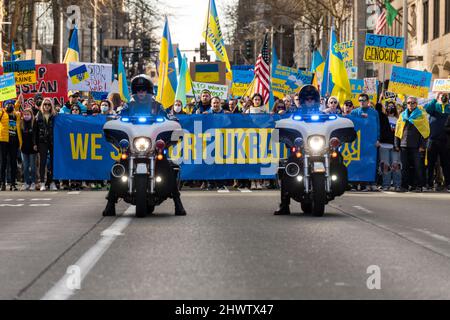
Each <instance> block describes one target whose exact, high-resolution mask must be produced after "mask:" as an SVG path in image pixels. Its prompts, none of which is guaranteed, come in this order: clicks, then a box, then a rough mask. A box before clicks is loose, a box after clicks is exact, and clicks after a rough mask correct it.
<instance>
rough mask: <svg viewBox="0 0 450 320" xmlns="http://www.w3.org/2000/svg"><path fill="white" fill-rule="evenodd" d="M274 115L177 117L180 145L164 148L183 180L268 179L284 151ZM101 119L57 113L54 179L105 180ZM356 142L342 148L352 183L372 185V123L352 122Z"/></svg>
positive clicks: (114, 154) (109, 158)
mask: <svg viewBox="0 0 450 320" xmlns="http://www.w3.org/2000/svg"><path fill="white" fill-rule="evenodd" d="M279 119H281V117H280V116H279V115H267V114H262V115H241V114H218V115H214V114H212V115H191V116H180V117H179V120H180V124H181V126H182V127H183V129H184V130H185V136H184V138H183V141H182V142H180V143H179V144H178V145H176V146H175V147H173V148H171V149H170V150H169V157H170V158H171V159H172V160H173V161H175V162H177V163H180V165H181V178H182V179H183V180H205V179H208V180H215V179H220V180H224V179H271V178H274V177H275V174H276V170H277V167H278V161H279V158H280V157H285V156H286V155H287V152H288V150H286V148H285V147H284V146H283V145H280V144H279V143H278V142H277V141H275V139H273V132H274V127H275V121H277V120H279ZM105 120H106V118H105V117H103V116H96V117H84V116H77V115H65V114H61V115H58V117H57V118H56V121H55V135H54V136H55V141H54V143H55V144H54V145H55V150H54V154H55V159H54V167H55V168H54V176H55V178H56V179H64V180H66V179H72V180H107V179H109V172H110V169H111V166H112V164H113V163H114V159H118V158H119V156H120V155H119V152H118V150H117V149H115V148H114V147H112V146H111V145H110V144H109V143H108V142H107V141H106V140H105V139H104V138H103V133H102V127H103V124H104V122H105ZM352 120H353V121H354V123H355V128H356V130H357V132H358V139H357V140H356V141H355V142H353V143H352V144H346V145H344V146H343V147H342V153H343V156H344V159H345V164H346V165H348V168H349V179H350V180H352V181H373V180H374V177H375V171H376V148H375V141H376V133H375V131H376V130H375V128H374V124H373V123H370V122H368V121H367V119H362V118H354V119H353V118H352Z"/></svg>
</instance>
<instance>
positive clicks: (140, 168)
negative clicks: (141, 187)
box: [136, 163, 147, 174]
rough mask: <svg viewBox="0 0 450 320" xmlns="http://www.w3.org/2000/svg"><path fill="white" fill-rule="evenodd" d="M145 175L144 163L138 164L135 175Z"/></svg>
mask: <svg viewBox="0 0 450 320" xmlns="http://www.w3.org/2000/svg"><path fill="white" fill-rule="evenodd" d="M146 173H147V165H146V164H145V163H138V165H137V166H136V174H146Z"/></svg>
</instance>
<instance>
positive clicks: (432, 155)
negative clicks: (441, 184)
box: [424, 92, 450, 192]
mask: <svg viewBox="0 0 450 320" xmlns="http://www.w3.org/2000/svg"><path fill="white" fill-rule="evenodd" d="M424 109H425V111H426V112H427V113H428V114H429V116H430V117H429V123H430V138H429V140H428V144H427V154H428V168H427V188H428V189H432V188H433V187H434V177H435V175H434V169H435V167H436V162H437V159H438V157H439V159H440V163H441V167H442V171H443V174H444V179H445V186H446V189H447V191H448V192H450V155H449V153H448V150H447V142H448V138H447V133H446V130H445V126H446V122H447V120H448V118H449V115H450V103H449V94H448V93H446V92H439V93H438V94H437V96H436V99H434V100H432V101H431V102H430V103H427V104H426V105H425V106H424Z"/></svg>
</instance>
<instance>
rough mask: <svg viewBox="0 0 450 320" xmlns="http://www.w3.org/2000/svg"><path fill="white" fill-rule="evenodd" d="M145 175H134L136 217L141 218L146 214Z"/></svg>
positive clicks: (146, 179)
mask: <svg viewBox="0 0 450 320" xmlns="http://www.w3.org/2000/svg"><path fill="white" fill-rule="evenodd" d="M147 183H148V178H147V175H144V174H142V175H136V176H135V177H134V185H135V187H136V217H138V218H143V217H145V216H146V215H147V212H148V210H147Z"/></svg>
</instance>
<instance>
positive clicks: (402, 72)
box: [389, 66, 431, 98]
mask: <svg viewBox="0 0 450 320" xmlns="http://www.w3.org/2000/svg"><path fill="white" fill-rule="evenodd" d="M430 84H431V73H430V72H426V71H419V70H414V69H408V68H402V67H397V66H394V67H393V68H392V74H391V80H390V81H389V91H391V92H394V93H397V94H406V95H411V96H415V97H421V98H426V97H428V90H429V88H430Z"/></svg>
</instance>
